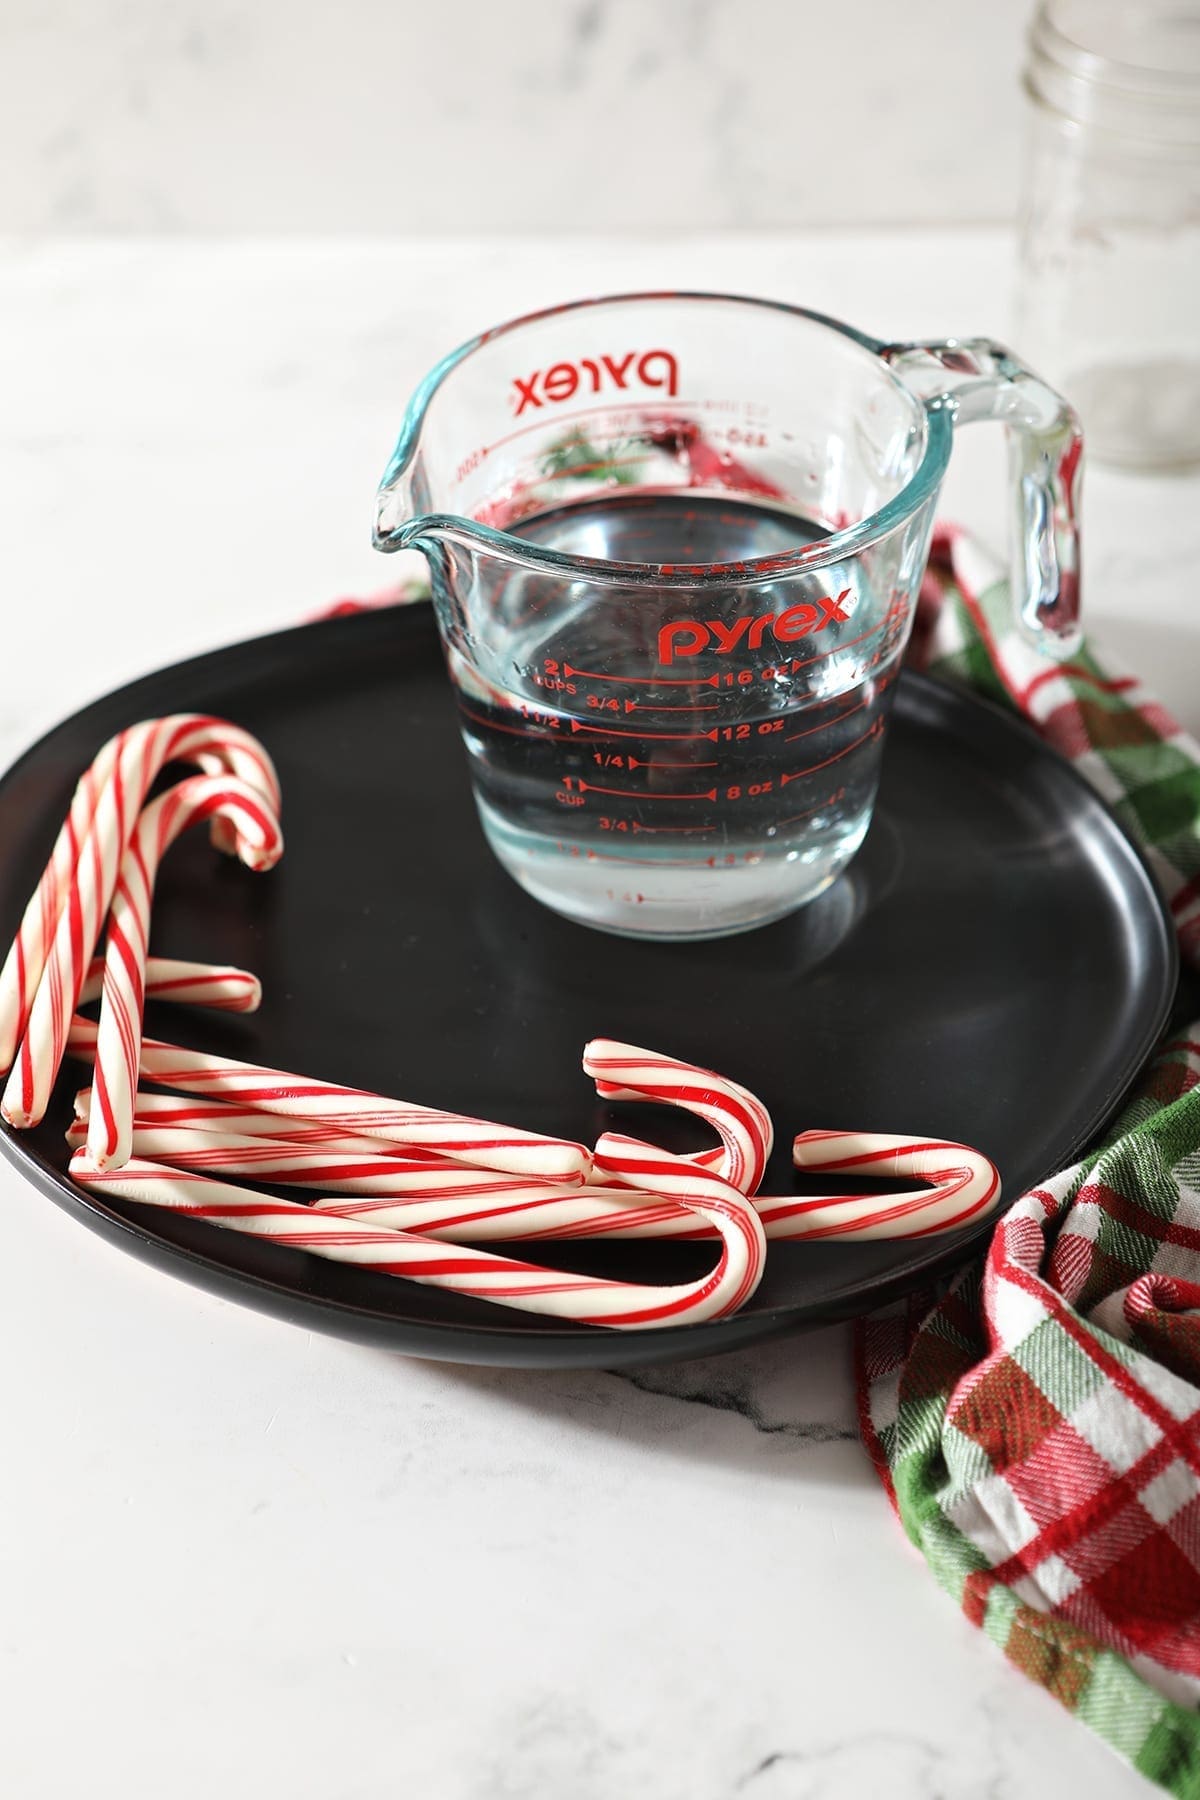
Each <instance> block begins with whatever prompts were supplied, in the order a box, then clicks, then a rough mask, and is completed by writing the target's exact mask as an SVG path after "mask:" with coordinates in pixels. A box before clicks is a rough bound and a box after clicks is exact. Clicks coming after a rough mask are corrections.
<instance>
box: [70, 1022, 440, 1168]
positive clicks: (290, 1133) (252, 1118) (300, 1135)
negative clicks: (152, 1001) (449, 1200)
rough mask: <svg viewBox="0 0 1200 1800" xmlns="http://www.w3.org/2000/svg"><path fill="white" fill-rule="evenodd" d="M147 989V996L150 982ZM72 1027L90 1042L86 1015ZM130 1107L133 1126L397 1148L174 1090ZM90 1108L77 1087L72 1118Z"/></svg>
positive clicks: (82, 1119)
mask: <svg viewBox="0 0 1200 1800" xmlns="http://www.w3.org/2000/svg"><path fill="white" fill-rule="evenodd" d="M146 994H147V998H149V997H150V989H149V987H147V989H146ZM72 1029H73V1030H74V1031H77V1040H76V1041H77V1043H79V1044H82V1043H83V1041H84V1037H85V1034H86V1033H87V1032H89V1031H90V1032H91V1033H92V1034H93V1045H94V1033H95V1029H96V1028H95V1026H94V1025H93V1024H92V1022H91V1020H89V1019H78V1020H76V1022H75V1026H74V1027H73V1028H72ZM79 1054H83V1051H82V1050H80V1052H79ZM134 1108H135V1110H134V1116H133V1123H134V1128H135V1130H136V1129H137V1128H138V1127H139V1126H140V1127H143V1128H148V1129H149V1130H152V1131H157V1130H160V1129H164V1128H171V1127H181V1128H186V1129H188V1130H189V1131H195V1132H206V1133H207V1132H212V1133H216V1134H217V1135H221V1134H223V1133H225V1132H227V1131H230V1132H236V1133H237V1134H238V1135H239V1136H241V1137H267V1138H273V1139H274V1140H275V1142H276V1143H281V1144H307V1145H310V1146H317V1145H319V1146H320V1147H321V1148H323V1149H325V1150H334V1151H349V1152H351V1153H355V1154H357V1153H362V1152H364V1151H374V1152H376V1153H377V1154H382V1155H384V1156H387V1155H395V1153H396V1145H395V1144H394V1143H389V1141H388V1140H387V1138H380V1137H370V1136H369V1135H367V1134H366V1133H364V1132H356V1131H344V1130H342V1129H341V1128H340V1127H338V1126H336V1125H325V1124H322V1122H321V1120H320V1119H288V1118H285V1117H284V1115H283V1114H282V1113H269V1112H263V1110H262V1108H261V1107H258V1106H236V1105H234V1104H233V1103H232V1102H230V1101H227V1100H188V1099H184V1098H182V1097H181V1096H179V1095H177V1094H152V1093H149V1092H147V1090H146V1089H145V1088H139V1089H138V1091H137V1094H136V1096H135V1098H134ZM91 1112H92V1090H91V1088H90V1087H85V1088H80V1090H79V1092H78V1093H77V1094H76V1096H75V1118H76V1121H77V1122H78V1123H80V1124H84V1125H86V1124H87V1122H88V1120H89V1119H90V1118H91ZM404 1154H405V1156H407V1157H408V1158H409V1160H410V1161H412V1162H416V1161H418V1160H419V1161H420V1162H422V1163H424V1164H427V1165H428V1166H430V1167H436V1168H447V1169H462V1168H465V1167H466V1164H464V1163H456V1162H455V1161H454V1160H453V1159H452V1158H451V1157H448V1156H440V1155H439V1154H438V1153H437V1151H435V1150H420V1149H418V1148H417V1147H416V1146H415V1145H413V1144H409V1145H406V1146H405V1150H404ZM152 1160H153V1159H152Z"/></svg>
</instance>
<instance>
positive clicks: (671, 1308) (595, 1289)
mask: <svg viewBox="0 0 1200 1800" xmlns="http://www.w3.org/2000/svg"><path fill="white" fill-rule="evenodd" d="M623 1141H624V1140H616V1139H614V1140H613V1145H614V1154H615V1156H616V1157H617V1158H618V1160H619V1157H620V1149H619V1146H620V1144H621V1143H622V1142H623ZM657 1154H661V1153H657ZM668 1160H670V1161H671V1162H673V1163H675V1164H678V1165H679V1168H680V1170H681V1171H682V1172H683V1173H684V1174H685V1175H686V1176H687V1177H688V1178H689V1179H688V1181H687V1182H686V1183H685V1184H684V1186H682V1187H681V1188H680V1190H679V1200H680V1204H681V1205H684V1206H686V1207H688V1208H689V1210H692V1211H694V1212H696V1213H698V1214H699V1215H700V1216H701V1217H703V1218H705V1219H707V1220H709V1221H710V1222H711V1223H712V1224H713V1225H714V1226H715V1228H716V1230H717V1232H718V1234H719V1236H720V1239H721V1251H720V1256H719V1258H718V1260H717V1265H716V1267H715V1268H714V1269H713V1271H712V1272H711V1274H708V1275H705V1276H702V1277H701V1278H700V1280H698V1281H691V1282H685V1283H682V1284H678V1285H674V1286H669V1287H652V1286H647V1285H644V1284H642V1283H639V1282H627V1281H608V1280H603V1279H601V1278H599V1277H595V1276H584V1275H576V1274H571V1273H569V1272H566V1271H563V1270H558V1269H547V1268H542V1267H540V1266H539V1265H538V1264H536V1263H528V1262H522V1261H517V1260H515V1259H510V1258H508V1257H500V1256H495V1255H492V1254H489V1253H488V1252H486V1251H482V1250H473V1249H471V1248H469V1247H467V1246H465V1245H453V1246H448V1245H445V1244H442V1243H438V1242H437V1241H435V1240H433V1239H430V1238H424V1237H418V1236H415V1235H413V1234H410V1233H407V1232H400V1231H387V1230H384V1231H379V1230H376V1229H373V1228H372V1227H370V1226H367V1225H362V1224H359V1223H358V1222H357V1221H356V1220H354V1219H350V1218H343V1217H340V1216H339V1215H337V1214H335V1213H331V1212H326V1211H321V1212H317V1211H315V1210H314V1209H313V1208H311V1207H307V1206H301V1205H299V1204H297V1203H296V1202H295V1201H293V1200H272V1199H268V1198H267V1197H266V1196H264V1195H261V1194H255V1193H253V1192H252V1191H251V1190H250V1189H247V1188H240V1187H235V1186H232V1185H231V1184H229V1183H227V1182H218V1181H211V1180H209V1179H208V1178H207V1177H205V1176H203V1175H196V1174H190V1175H188V1174H177V1173H172V1172H171V1171H170V1170H168V1169H164V1168H162V1167H160V1166H159V1165H158V1164H156V1163H151V1162H141V1161H131V1162H128V1163H126V1164H125V1166H124V1167H123V1168H121V1169H96V1168H94V1167H93V1166H92V1164H91V1163H90V1162H89V1160H88V1157H87V1153H86V1152H85V1151H79V1152H77V1153H76V1155H75V1156H74V1157H73V1158H72V1160H71V1174H72V1176H73V1177H74V1179H75V1180H76V1181H77V1182H78V1183H79V1185H80V1186H81V1187H83V1188H86V1189H90V1190H93V1191H98V1192H101V1193H109V1194H117V1195H120V1196H121V1197H122V1198H124V1199H126V1200H133V1201H137V1202H139V1203H141V1204H144V1205H149V1206H159V1207H164V1208H167V1209H168V1210H170V1211H173V1212H179V1213H186V1214H188V1215H189V1216H190V1217H193V1218H198V1219H203V1220H206V1221H207V1222H208V1223H209V1224H213V1225H219V1226H223V1227H224V1228H226V1229H227V1230H233V1231H239V1232H243V1233H246V1234H248V1235H251V1236H254V1237H261V1238H267V1239H270V1240H271V1241H272V1242H274V1243H278V1244H283V1245H287V1246H289V1247H291V1248H293V1249H301V1250H308V1251H311V1252H313V1253H314V1254H315V1255H318V1256H323V1257H326V1258H328V1259H330V1260H331V1261H334V1262H345V1263H352V1264H355V1265H356V1266H358V1267H367V1268H372V1269H374V1270H376V1271H377V1272H378V1273H381V1274H386V1275H400V1276H403V1277H405V1278H406V1279H407V1280H410V1281H416V1282H420V1283H422V1284H423V1285H426V1286H431V1287H440V1288H447V1289H449V1290H451V1291H452V1292H454V1293H457V1294H466V1295H469V1296H471V1297H472V1298H475V1299H480V1300H490V1301H493V1302H494V1303H496V1304H498V1305H501V1306H508V1307H514V1308H516V1309H517V1310H518V1311H522V1312H532V1313H541V1314H543V1315H545V1316H548V1317H550V1318H558V1319H570V1320H572V1321H573V1322H574V1323H576V1324H581V1325H605V1326H608V1327H610V1328H612V1329H614V1330H629V1329H635V1328H636V1329H643V1330H644V1329H648V1328H656V1327H660V1326H666V1325H680V1324H698V1323H700V1322H701V1321H702V1320H704V1319H715V1318H721V1317H724V1316H725V1315H726V1314H727V1313H730V1312H733V1311H734V1310H735V1309H736V1308H737V1307H739V1306H741V1305H743V1304H744V1303H745V1301H746V1300H747V1299H748V1298H749V1296H750V1294H751V1293H752V1292H753V1290H754V1287H755V1286H756V1285H757V1282H758V1280H759V1277H760V1275H761V1272H762V1262H763V1242H762V1227H761V1226H760V1225H759V1222H758V1217H757V1215H756V1214H755V1212H754V1211H753V1208H752V1207H751V1206H750V1205H749V1203H748V1202H747V1200H746V1199H745V1196H744V1195H742V1194H739V1193H738V1191H737V1189H736V1188H734V1187H731V1186H730V1185H729V1183H728V1182H723V1181H721V1180H720V1179H719V1178H718V1177H716V1176H713V1175H711V1174H710V1173H709V1172H707V1171H704V1170H696V1169H695V1168H694V1167H692V1166H691V1165H690V1164H687V1163H685V1162H683V1160H682V1159H681V1158H678V1157H676V1158H671V1159H668Z"/></svg>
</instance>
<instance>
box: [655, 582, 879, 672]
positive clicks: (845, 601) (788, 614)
mask: <svg viewBox="0 0 1200 1800" xmlns="http://www.w3.org/2000/svg"><path fill="white" fill-rule="evenodd" d="M851 602H852V595H851V591H850V589H849V588H843V589H842V591H841V593H840V594H839V595H838V596H837V598H836V599H834V598H833V597H832V595H830V594H821V595H820V596H819V597H818V598H817V599H815V600H800V601H797V603H796V605H795V606H789V607H788V608H787V610H786V611H785V612H781V613H761V614H760V615H759V617H758V618H755V617H754V615H753V614H752V613H746V614H745V616H744V617H743V618H740V619H735V620H734V621H733V623H732V625H726V624H723V623H722V621H721V620H720V619H703V620H701V619H675V620H673V621H672V622H671V624H670V625H664V626H663V627H662V629H661V631H660V632H659V634H658V660H659V662H660V663H667V664H669V663H673V662H674V661H675V659H676V657H680V656H699V654H700V652H701V650H708V649H710V648H711V650H712V651H713V654H714V655H716V656H728V655H729V653H730V651H731V650H735V649H736V648H737V646H738V645H739V644H742V643H744V644H745V647H746V649H747V650H757V649H759V648H760V647H761V645H762V641H763V638H764V637H765V636H766V634H767V632H768V631H769V632H770V633H771V636H772V637H773V638H775V639H776V640H777V641H778V642H779V643H781V644H792V643H795V641H796V639H797V638H803V637H807V636H808V635H809V633H810V632H813V631H824V629H825V627H826V626H827V625H829V624H832V623H833V622H834V621H836V622H837V623H839V624H842V625H844V624H845V623H846V621H847V620H848V619H849V617H850V611H852V610H853V607H852V604H851ZM848 606H849V608H850V610H847V608H848Z"/></svg>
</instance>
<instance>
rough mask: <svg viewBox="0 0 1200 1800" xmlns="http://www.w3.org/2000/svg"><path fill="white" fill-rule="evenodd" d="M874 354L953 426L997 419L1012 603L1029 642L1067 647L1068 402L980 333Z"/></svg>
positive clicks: (1074, 595)
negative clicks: (1004, 444) (1004, 449)
mask: <svg viewBox="0 0 1200 1800" xmlns="http://www.w3.org/2000/svg"><path fill="white" fill-rule="evenodd" d="M881 355H882V356H883V358H884V360H885V362H888V363H890V364H891V366H892V367H893V369H894V370H895V371H896V373H897V375H898V376H899V377H900V379H901V380H902V381H903V382H904V384H905V386H906V387H908V388H910V389H911V390H912V391H913V392H914V393H916V394H917V395H919V396H920V398H921V399H922V400H924V402H925V405H926V407H927V408H929V409H930V410H931V411H932V410H935V409H938V408H942V407H944V408H947V409H948V410H949V411H950V412H951V413H952V416H953V419H954V423H955V424H956V425H969V424H972V423H973V422H974V421H975V420H976V419H998V420H999V421H1000V422H1001V424H1003V425H1005V426H1007V427H1008V444H1009V466H1010V469H1011V473H1012V485H1013V499H1014V503H1015V514H1014V519H1013V541H1012V574H1013V604H1014V606H1015V607H1016V609H1017V616H1018V619H1019V620H1020V623H1021V625H1022V627H1023V630H1024V634H1025V636H1026V637H1027V638H1029V640H1030V641H1031V642H1032V643H1034V644H1036V645H1037V646H1038V647H1039V648H1040V649H1043V650H1046V651H1048V652H1049V653H1050V654H1051V655H1053V656H1057V657H1064V656H1069V655H1071V653H1072V652H1073V651H1075V650H1076V649H1077V648H1078V646H1079V642H1080V635H1081V634H1080V629H1079V581H1080V566H1079V515H1078V506H1079V490H1080V484H1081V476H1082V462H1083V433H1082V431H1081V430H1080V426H1079V420H1078V418H1077V417H1076V415H1075V413H1074V411H1073V410H1072V408H1071V407H1070V406H1068V404H1067V402H1066V401H1065V400H1064V399H1062V398H1061V396H1060V395H1058V394H1056V393H1055V392H1054V391H1053V389H1052V388H1048V387H1047V386H1046V384H1045V382H1043V381H1041V380H1039V378H1038V377H1037V376H1036V375H1034V374H1033V373H1032V372H1031V371H1030V370H1029V369H1026V368H1024V367H1023V366H1022V364H1021V363H1019V362H1018V361H1017V359H1016V357H1014V356H1013V355H1012V353H1011V351H1008V350H1006V349H1005V348H1004V347H1003V345H1002V344H996V343H993V342H992V341H991V340H990V339H988V338H964V339H958V338H945V339H942V340H939V341H937V342H932V343H911V344H889V345H887V346H885V348H884V349H883V350H882V352H881Z"/></svg>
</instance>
